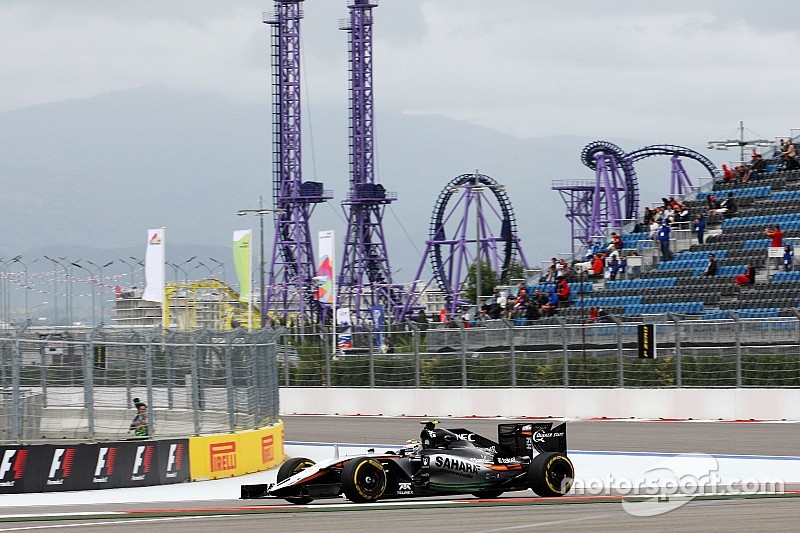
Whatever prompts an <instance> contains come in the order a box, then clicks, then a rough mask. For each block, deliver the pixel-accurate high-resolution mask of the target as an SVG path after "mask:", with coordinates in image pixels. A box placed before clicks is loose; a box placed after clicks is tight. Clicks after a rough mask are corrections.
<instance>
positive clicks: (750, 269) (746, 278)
mask: <svg viewBox="0 0 800 533" xmlns="http://www.w3.org/2000/svg"><path fill="white" fill-rule="evenodd" d="M733 282H734V283H735V284H737V285H738V286H740V287H741V286H742V285H752V284H753V283H755V282H756V269H755V267H754V266H753V264H752V263H750V264H748V265H747V270H746V271H745V273H744V274H739V275H738V276H736V278H734V280H733Z"/></svg>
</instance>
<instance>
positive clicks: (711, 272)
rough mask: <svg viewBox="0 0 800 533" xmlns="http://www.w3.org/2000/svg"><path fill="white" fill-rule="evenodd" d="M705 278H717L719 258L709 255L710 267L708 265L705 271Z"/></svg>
mask: <svg viewBox="0 0 800 533" xmlns="http://www.w3.org/2000/svg"><path fill="white" fill-rule="evenodd" d="M703 275H704V276H716V275H717V258H716V257H714V254H708V265H706V269H705V270H704V271H703Z"/></svg>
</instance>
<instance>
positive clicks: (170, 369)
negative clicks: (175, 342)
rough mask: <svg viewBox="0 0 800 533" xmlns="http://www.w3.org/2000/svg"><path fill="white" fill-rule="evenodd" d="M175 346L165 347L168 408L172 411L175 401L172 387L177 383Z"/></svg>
mask: <svg viewBox="0 0 800 533" xmlns="http://www.w3.org/2000/svg"><path fill="white" fill-rule="evenodd" d="M174 351H175V347H174V346H165V347H164V367H165V373H166V377H167V407H168V408H169V409H172V408H173V407H174V405H173V399H172V387H173V384H174V383H175V365H174V363H173V360H174V353H173V352H174Z"/></svg>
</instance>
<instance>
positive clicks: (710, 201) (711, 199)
mask: <svg viewBox="0 0 800 533" xmlns="http://www.w3.org/2000/svg"><path fill="white" fill-rule="evenodd" d="M706 205H707V206H708V211H709V212H711V213H713V212H714V210H715V209H719V202H718V201H717V198H716V196H714V195H713V194H709V195H708V196H706Z"/></svg>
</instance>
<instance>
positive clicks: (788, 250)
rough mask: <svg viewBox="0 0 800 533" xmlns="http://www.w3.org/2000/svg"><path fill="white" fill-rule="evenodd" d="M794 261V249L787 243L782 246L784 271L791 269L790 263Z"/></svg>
mask: <svg viewBox="0 0 800 533" xmlns="http://www.w3.org/2000/svg"><path fill="white" fill-rule="evenodd" d="M793 262H794V250H792V247H791V246H789V245H786V246H784V247H783V269H784V270H785V271H786V272H791V271H792V263H793Z"/></svg>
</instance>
